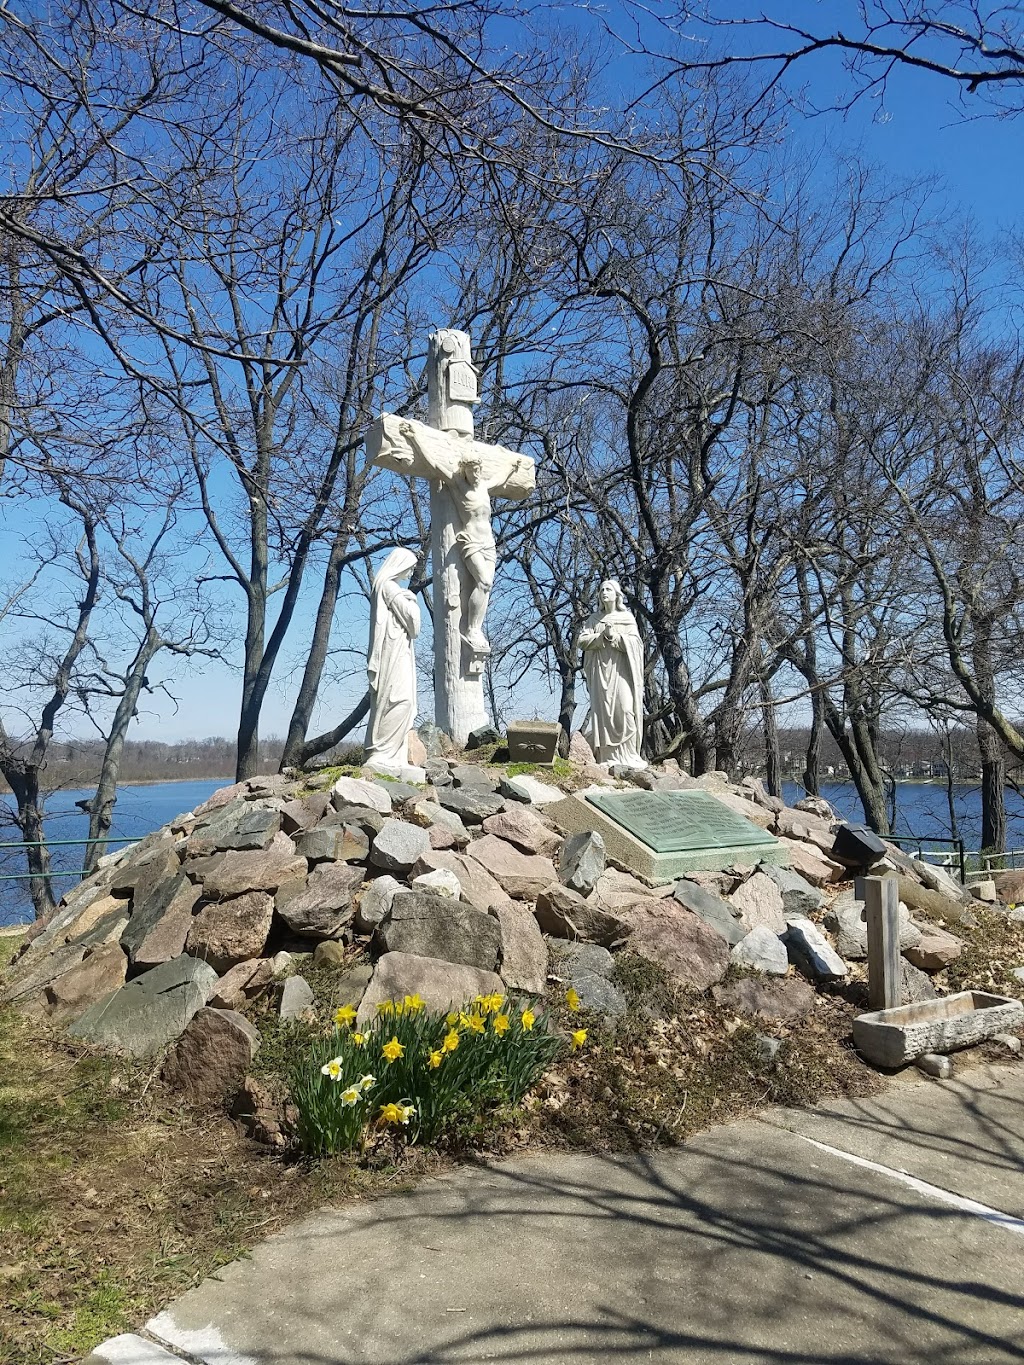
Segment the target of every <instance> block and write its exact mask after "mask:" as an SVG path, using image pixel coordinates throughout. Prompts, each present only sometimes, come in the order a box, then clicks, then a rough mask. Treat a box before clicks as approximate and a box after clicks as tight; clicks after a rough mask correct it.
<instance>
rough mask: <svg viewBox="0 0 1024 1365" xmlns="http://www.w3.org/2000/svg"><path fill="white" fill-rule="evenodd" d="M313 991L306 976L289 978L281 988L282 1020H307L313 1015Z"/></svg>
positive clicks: (279, 1010)
mask: <svg viewBox="0 0 1024 1365" xmlns="http://www.w3.org/2000/svg"><path fill="white" fill-rule="evenodd" d="M313 1005H314V1000H313V989H312V987H311V986H310V984H309V982H308V981H307V980H306V978H305V977H304V976H289V977H286V978H285V983H284V985H283V986H282V987H281V1003H280V1005H279V1006H278V1014H279V1015H280V1016H281V1018H282V1019H285V1020H287V1019H305V1018H308V1017H311V1016H312V1014H313Z"/></svg>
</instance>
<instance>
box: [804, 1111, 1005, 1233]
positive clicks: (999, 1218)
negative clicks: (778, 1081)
mask: <svg viewBox="0 0 1024 1365" xmlns="http://www.w3.org/2000/svg"><path fill="white" fill-rule="evenodd" d="M793 1136H794V1137H798V1138H800V1139H801V1140H802V1141H803V1142H809V1143H810V1144H811V1146H812V1147H817V1148H818V1149H819V1151H822V1152H828V1153H829V1155H830V1156H838V1157H841V1158H842V1159H843V1161H851V1162H852V1163H853V1164H854V1166H863V1167H864V1169H865V1170H868V1171H877V1172H878V1174H879V1175H888V1176H891V1177H892V1179H893V1180H900V1181H902V1182H903V1184H904V1185H908V1186H909V1187H910V1188H911V1189H912V1190H916V1191H917V1193H918V1194H923V1195H924V1196H925V1197H926V1198H928V1199H937V1200H938V1201H939V1202H940V1203H942V1204H952V1206H953V1207H954V1208H956V1209H960V1210H961V1212H963V1213H973V1214H974V1215H975V1217H977V1218H984V1219H985V1221H986V1222H988V1223H994V1224H995V1225H996V1226H997V1227H1001V1228H1005V1229H1006V1230H1007V1232H1017V1233H1020V1234H1021V1235H1024V1219H1022V1218H1014V1217H1013V1215H1012V1214H1009V1213H1000V1211H999V1210H998V1209H990V1208H989V1206H988V1205H987V1204H979V1203H978V1201H977V1200H976V1199H965V1198H964V1197H963V1195H960V1194H954V1193H953V1192H952V1190H944V1189H942V1188H940V1186H938V1185H929V1184H928V1182H927V1180H918V1178H917V1176H916V1175H908V1174H907V1172H906V1171H894V1170H893V1169H892V1167H891V1166H880V1165H879V1164H878V1162H877V1161H868V1159H867V1158H866V1157H863V1156H854V1155H853V1153H852V1152H844V1151H843V1150H842V1148H840V1147H830V1146H829V1145H828V1143H827V1142H818V1141H817V1139H816V1138H810V1137H805V1136H804V1134H803V1133H793Z"/></svg>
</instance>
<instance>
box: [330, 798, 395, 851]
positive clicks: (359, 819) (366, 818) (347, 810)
mask: <svg viewBox="0 0 1024 1365" xmlns="http://www.w3.org/2000/svg"><path fill="white" fill-rule="evenodd" d="M386 819H388V817H387V816H386V815H381V813H380V811H379V810H371V809H370V807H369V806H346V805H345V804H344V803H342V804H341V805H339V806H337V807H334V808H333V809H331V810H329V811H328V812H327V814H326V815H325V816H324V818H323V819H322V820H321V821H320V824H321V825H327V826H333V825H352V826H353V827H354V828H355V829H358V830H362V832H363V834H364V835H365V836H366V838H367V839H368V840H369V841H370V842H372V841H373V840H374V839H375V838H376V837H377V835H378V834H379V833H380V832H381V830H382V829H383V828H384V821H385V820H386Z"/></svg>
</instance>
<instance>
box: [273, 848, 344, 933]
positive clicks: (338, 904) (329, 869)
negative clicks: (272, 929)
mask: <svg viewBox="0 0 1024 1365" xmlns="http://www.w3.org/2000/svg"><path fill="white" fill-rule="evenodd" d="M364 875H365V874H364V872H363V869H362V868H361V867H353V866H351V864H349V863H321V864H320V865H319V866H318V867H315V868H314V869H313V871H312V872H311V873H310V875H309V881H308V883H307V885H306V889H305V890H304V891H302V892H300V894H299V895H297V896H295V897H293V898H292V899H290V900H288V901H286V902H285V903H284V904H283V905H282V904H280V903H278V906H277V913H278V915H279V916H280V918H281V919H283V920H284V922H285V924H287V926H288V928H289V929H291V930H292V931H293V932H294V933H296V934H302V935H303V936H304V937H306V938H336V937H337V936H338V934H340V933H341V931H342V929H344V927H345V925H346V924H348V922H349V921H350V920H351V919H352V916H353V914H354V905H353V900H354V897H355V894H356V891H357V890H358V889H359V887H360V886H361V885H362V882H363V876H364Z"/></svg>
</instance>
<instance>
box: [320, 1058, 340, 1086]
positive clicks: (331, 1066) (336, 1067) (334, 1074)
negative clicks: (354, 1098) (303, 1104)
mask: <svg viewBox="0 0 1024 1365" xmlns="http://www.w3.org/2000/svg"><path fill="white" fill-rule="evenodd" d="M320 1074H321V1076H329V1077H330V1079H331V1080H332V1081H340V1080H341V1058H340V1057H332V1058H331V1060H330V1061H329V1062H325V1063H324V1065H323V1066H322V1067H321V1068H320Z"/></svg>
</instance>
